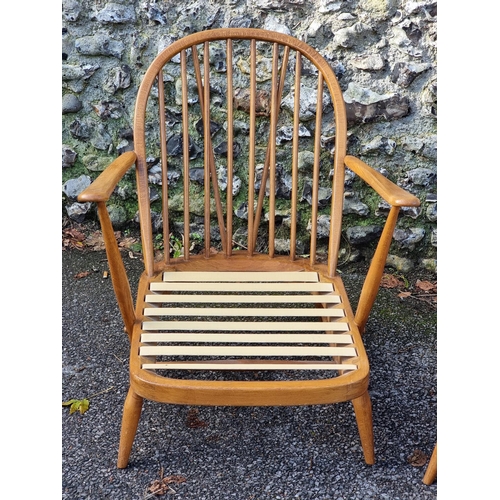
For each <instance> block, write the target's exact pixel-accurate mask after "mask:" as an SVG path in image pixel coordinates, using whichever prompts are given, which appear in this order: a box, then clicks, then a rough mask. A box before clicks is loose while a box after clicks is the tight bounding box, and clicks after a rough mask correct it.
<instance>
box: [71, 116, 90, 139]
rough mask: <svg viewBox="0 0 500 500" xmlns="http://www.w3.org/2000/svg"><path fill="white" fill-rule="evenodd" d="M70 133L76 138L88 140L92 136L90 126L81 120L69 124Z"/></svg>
mask: <svg viewBox="0 0 500 500" xmlns="http://www.w3.org/2000/svg"><path fill="white" fill-rule="evenodd" d="M69 133H70V134H71V135H72V136H73V137H74V138H75V139H82V140H87V139H89V138H90V127H89V126H88V125H87V124H86V123H83V122H81V121H80V120H75V121H74V122H73V123H71V125H70V126H69Z"/></svg>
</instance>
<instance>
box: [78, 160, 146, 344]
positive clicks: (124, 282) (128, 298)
mask: <svg viewBox="0 0 500 500" xmlns="http://www.w3.org/2000/svg"><path fill="white" fill-rule="evenodd" d="M136 159H137V156H136V154H135V153H134V152H133V151H128V152H126V153H123V154H122V155H120V156H119V157H118V158H116V160H114V161H112V162H111V163H110V164H109V165H108V166H107V167H106V169H105V170H104V171H103V172H101V174H100V175H99V176H98V177H97V179H95V180H94V182H93V183H92V184H91V185H90V186H89V187H88V188H86V189H84V190H83V191H82V192H81V193H80V194H79V195H78V201H80V202H95V203H96V204H97V213H98V216H99V221H100V223H101V230H102V235H103V239H104V245H105V248H106V256H107V258H108V265H109V269H110V271H111V281H112V283H113V288H114V290H115V295H116V300H117V302H118V306H119V308H120V312H121V314H122V317H123V322H124V324H125V330H126V332H127V334H128V336H129V338H131V335H132V329H133V326H134V322H135V312H134V304H133V300H132V293H131V290H130V284H129V281H128V277H127V272H126V270H125V266H124V263H123V259H122V256H121V254H120V249H119V247H118V242H117V241H116V237H115V233H114V230H113V224H112V222H111V218H110V216H109V212H108V209H107V206H106V203H107V201H108V200H109V197H110V196H111V193H112V192H113V190H114V189H115V187H116V185H117V184H118V182H119V181H120V179H121V178H122V177H123V176H124V175H125V173H126V172H127V170H128V169H129V168H130V167H131V166H132V165H133V164H134V163H135V161H136Z"/></svg>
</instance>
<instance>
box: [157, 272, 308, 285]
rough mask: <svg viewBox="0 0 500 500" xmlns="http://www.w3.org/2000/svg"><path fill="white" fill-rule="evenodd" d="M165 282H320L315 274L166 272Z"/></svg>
mask: <svg viewBox="0 0 500 500" xmlns="http://www.w3.org/2000/svg"><path fill="white" fill-rule="evenodd" d="M163 281H202V282H224V281H238V282H241V281H243V282H280V281H281V282H283V281H286V282H290V281H292V282H301V283H302V282H309V283H314V282H318V274H317V273H314V272H300V271H292V272H252V271H248V272H245V271H242V272H230V271H222V272H210V271H208V272H203V271H202V272H189V271H186V272H184V271H180V272H164V273H163Z"/></svg>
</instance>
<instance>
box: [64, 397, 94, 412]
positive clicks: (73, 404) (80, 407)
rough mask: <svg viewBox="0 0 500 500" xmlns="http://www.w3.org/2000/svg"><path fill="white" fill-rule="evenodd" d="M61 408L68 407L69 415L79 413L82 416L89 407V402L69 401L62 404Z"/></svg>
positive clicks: (80, 400)
mask: <svg viewBox="0 0 500 500" xmlns="http://www.w3.org/2000/svg"><path fill="white" fill-rule="evenodd" d="M62 405H63V406H69V414H70V415H71V414H72V413H75V411H79V412H80V414H81V415H83V414H84V413H85V412H86V411H87V410H88V409H89V406H90V402H89V400H88V399H85V398H84V399H70V400H69V401H65V402H63V404H62Z"/></svg>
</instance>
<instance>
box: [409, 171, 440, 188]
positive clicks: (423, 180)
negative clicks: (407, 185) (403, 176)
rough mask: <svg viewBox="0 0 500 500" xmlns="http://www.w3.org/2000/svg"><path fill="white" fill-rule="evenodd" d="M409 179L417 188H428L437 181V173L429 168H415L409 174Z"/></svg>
mask: <svg viewBox="0 0 500 500" xmlns="http://www.w3.org/2000/svg"><path fill="white" fill-rule="evenodd" d="M407 176H408V179H409V180H410V181H411V182H412V183H413V184H416V185H417V186H428V185H429V184H431V183H433V182H434V180H435V179H436V173H435V172H434V171H432V170H430V169H429V168H423V167H419V168H415V169H414V170H410V171H409V172H408V173H407Z"/></svg>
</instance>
